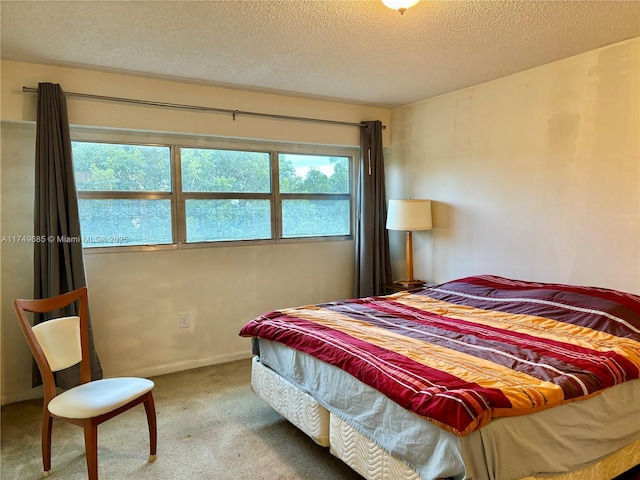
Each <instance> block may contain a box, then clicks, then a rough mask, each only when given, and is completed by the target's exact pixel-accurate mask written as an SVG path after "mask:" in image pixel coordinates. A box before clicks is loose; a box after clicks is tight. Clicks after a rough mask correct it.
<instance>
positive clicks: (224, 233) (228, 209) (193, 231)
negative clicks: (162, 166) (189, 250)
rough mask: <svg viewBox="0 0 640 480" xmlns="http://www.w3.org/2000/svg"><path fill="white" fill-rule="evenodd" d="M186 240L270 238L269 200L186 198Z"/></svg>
mask: <svg viewBox="0 0 640 480" xmlns="http://www.w3.org/2000/svg"><path fill="white" fill-rule="evenodd" d="M185 209H186V214H187V242H216V241H230V240H258V239H268V238H271V202H270V201H269V200H237V199H233V200H186V201H185Z"/></svg>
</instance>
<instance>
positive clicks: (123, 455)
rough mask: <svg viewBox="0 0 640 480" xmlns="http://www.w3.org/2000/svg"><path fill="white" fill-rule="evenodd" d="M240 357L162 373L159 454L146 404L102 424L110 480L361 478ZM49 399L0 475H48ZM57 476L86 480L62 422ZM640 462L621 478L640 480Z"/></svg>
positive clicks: (76, 445) (8, 431) (73, 431)
mask: <svg viewBox="0 0 640 480" xmlns="http://www.w3.org/2000/svg"><path fill="white" fill-rule="evenodd" d="M250 376H251V362H250V360H241V361H237V362H232V363H227V364H223V365H214V366H210V367H204V368H198V369H195V370H188V371H184V372H179V373H173V374H170V375H162V376H159V377H155V378H153V380H154V382H155V384H156V387H155V389H154V399H155V403H156V413H157V417H158V460H157V461H156V462H154V463H148V462H147V459H148V456H149V433H148V429H147V424H146V417H145V414H144V408H143V407H142V406H139V407H135V408H134V409H132V410H130V411H128V412H126V413H124V414H122V415H119V416H118V417H116V418H114V419H112V420H109V421H108V422H106V423H104V424H102V425H101V426H100V427H99V431H98V464H99V474H100V479H101V480H151V479H154V480H155V479H163V480H178V479H180V480H182V479H184V480H249V479H251V480H362V477H360V476H359V475H357V474H356V473H355V472H353V470H351V469H350V468H349V467H347V466H346V465H345V464H344V463H342V462H341V461H340V460H338V459H337V458H335V457H333V456H332V455H331V454H330V453H329V451H328V449H326V448H323V447H320V446H318V445H316V444H315V443H313V441H312V440H310V439H309V438H308V437H307V436H306V435H305V434H303V433H302V432H300V431H299V430H298V429H297V428H296V427H294V426H293V425H291V424H290V423H289V422H288V421H286V420H285V419H283V418H282V417H281V416H280V415H279V414H277V413H276V412H275V411H274V410H272V409H271V407H269V406H268V405H267V404H266V403H264V402H263V401H262V400H260V399H259V398H258V397H257V396H256V395H255V394H254V393H253V392H252V391H251V387H250ZM41 411H42V401H41V400H30V401H26V402H20V403H15V404H12V405H6V406H4V407H2V425H1V427H2V428H1V438H2V440H1V444H0V479H1V480H37V479H40V478H42V477H41V475H42V460H41V457H40V419H41ZM51 478H52V479H53V480H55V479H58V480H85V479H86V478H87V477H86V464H85V457H84V440H83V435H82V429H81V428H79V427H77V426H75V425H71V424H68V423H66V422H61V421H54V423H53V456H52V477H51ZM638 479H640V470H639V469H634V471H632V472H629V473H628V474H627V475H625V476H624V477H619V478H618V479H616V480H638Z"/></svg>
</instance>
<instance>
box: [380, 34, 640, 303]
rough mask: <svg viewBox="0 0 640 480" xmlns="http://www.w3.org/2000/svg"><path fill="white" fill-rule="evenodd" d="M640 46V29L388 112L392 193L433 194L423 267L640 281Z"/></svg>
mask: <svg viewBox="0 0 640 480" xmlns="http://www.w3.org/2000/svg"><path fill="white" fill-rule="evenodd" d="M639 52H640V38H635V39H632V40H629V41H625V42H621V43H619V44H615V45H611V46H609V47H606V48H602V49H598V50H595V51H591V52H588V53H585V54H582V55H578V56H575V57H572V58H569V59H565V60H561V61H558V62H554V63H551V64H548V65H544V66H541V67H539V68H535V69H532V70H528V71H525V72H521V73H518V74H515V75H511V76H508V77H505V78H502V79H499V80H496V81H492V82H488V83H485V84H482V85H477V86H474V87H471V88H467V89H464V90H460V91H457V92H453V93H450V94H446V95H442V96H438V97H435V98H431V99H428V100H425V101H422V102H419V103H416V104H412V105H408V106H405V107H402V108H398V109H395V110H394V111H393V114H392V124H393V132H392V142H391V149H390V150H389V151H388V152H387V157H386V159H387V162H388V163H387V172H388V176H389V187H388V195H389V197H390V198H403V197H405V196H411V197H413V198H431V199H433V200H434V201H435V202H434V224H435V229H434V230H433V231H432V232H418V233H417V234H415V236H414V254H415V273H416V276H417V277H418V278H424V279H429V280H434V281H445V280H448V279H452V278H456V277H460V276H465V275H471V274H481V273H493V274H498V275H504V276H511V277H515V278H521V279H532V280H540V281H552V282H565V283H577V284H592V285H600V286H605V287H612V288H619V289H622V290H626V291H631V292H635V293H640V156H639V148H640V138H639V130H640V125H639V121H638V117H639V112H640V98H639V93H638V90H639V86H640V78H639V59H638V55H639ZM395 233H396V232H392V241H393V242H394V245H395V247H396V248H395V250H394V251H395V252H396V257H395V261H394V267H396V272H398V271H400V272H402V270H403V266H402V264H401V263H399V260H400V259H401V258H402V255H403V249H402V245H401V242H400V241H399V239H398V238H397V236H396V235H395Z"/></svg>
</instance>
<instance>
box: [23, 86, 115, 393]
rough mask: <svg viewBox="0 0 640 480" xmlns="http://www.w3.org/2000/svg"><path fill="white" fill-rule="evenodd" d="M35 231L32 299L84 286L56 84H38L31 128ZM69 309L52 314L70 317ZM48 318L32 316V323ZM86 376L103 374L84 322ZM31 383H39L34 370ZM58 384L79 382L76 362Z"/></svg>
mask: <svg viewBox="0 0 640 480" xmlns="http://www.w3.org/2000/svg"><path fill="white" fill-rule="evenodd" d="M35 167H36V168H35V180H36V181H35V204H34V207H35V212H34V213H35V222H34V235H35V237H36V238H42V239H45V241H42V242H34V298H47V297H52V296H55V295H59V294H61V293H66V292H69V291H71V290H75V289H76V288H80V287H84V286H86V284H87V281H86V275H85V271H84V259H83V256H82V237H81V234H80V219H79V215H78V197H77V192H76V185H75V181H74V178H73V161H72V154H71V137H70V134H69V119H68V116H67V103H66V100H65V97H64V92H63V91H62V88H60V85H57V84H52V83H40V84H38V113H37V126H36V165H35ZM76 313H77V312H75V311H74V310H73V309H68V310H66V311H64V312H59V313H58V314H57V315H75V314H76ZM48 319H49V318H47V317H36V318H35V322H36V323H39V322H41V321H46V320H48ZM89 346H90V350H91V377H92V379H93V380H96V379H99V378H102V367H101V365H100V360H99V359H98V355H97V354H96V352H95V348H94V345H93V332H92V329H91V323H89ZM33 370H34V375H33V384H34V386H35V385H39V384H40V383H42V382H41V380H40V374H39V372H38V371H37V368H34V369H33ZM56 380H57V383H58V386H60V387H62V388H71V387H73V386H75V385H78V384H79V383H80V367H79V365H76V366H73V367H70V368H68V369H66V370H62V371H60V372H58V373H57V374H56Z"/></svg>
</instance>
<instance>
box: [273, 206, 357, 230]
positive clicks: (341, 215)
mask: <svg viewBox="0 0 640 480" xmlns="http://www.w3.org/2000/svg"><path fill="white" fill-rule="evenodd" d="M350 212H351V206H350V202H349V200H283V201H282V236H283V237H284V238H295V237H324V236H331V235H349V234H350V233H351V228H350V225H351V215H350Z"/></svg>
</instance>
